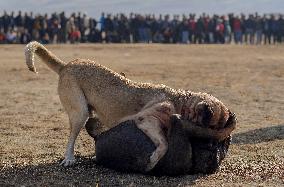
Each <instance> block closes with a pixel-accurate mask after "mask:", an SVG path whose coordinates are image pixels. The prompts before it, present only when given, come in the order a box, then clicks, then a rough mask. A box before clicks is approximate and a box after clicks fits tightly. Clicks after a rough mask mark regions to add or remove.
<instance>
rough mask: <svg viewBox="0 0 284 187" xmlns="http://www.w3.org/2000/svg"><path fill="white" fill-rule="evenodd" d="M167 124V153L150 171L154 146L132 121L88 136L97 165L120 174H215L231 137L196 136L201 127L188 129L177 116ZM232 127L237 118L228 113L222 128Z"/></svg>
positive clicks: (88, 126) (90, 123)
mask: <svg viewBox="0 0 284 187" xmlns="http://www.w3.org/2000/svg"><path fill="white" fill-rule="evenodd" d="M170 122H171V128H170V129H169V131H168V132H167V141H168V151H167V153H166V154H165V156H164V157H163V158H162V159H161V160H160V161H159V162H158V164H157V165H156V166H155V167H154V169H153V170H151V171H149V172H147V171H146V167H147V163H149V157H150V155H151V153H152V152H153V151H154V150H155V145H154V144H153V142H152V141H151V140H150V138H149V137H147V136H146V135H145V134H144V133H143V132H142V131H141V130H140V129H138V128H137V126H136V124H135V121H134V120H127V121H124V122H121V123H120V124H119V125H117V126H116V127H114V128H112V129H110V130H108V131H105V132H103V133H101V134H100V135H98V136H93V135H92V134H90V135H91V136H93V137H94V138H95V140H96V162H97V164H101V165H103V166H105V167H108V168H112V169H115V170H119V171H123V172H141V173H148V174H153V175H180V174H196V173H204V174H209V173H214V172H216V171H217V170H218V168H219V166H220V164H221V162H222V160H223V159H224V158H225V156H226V154H227V151H228V149H229V145H230V142H231V135H229V136H227V137H225V138H224V139H222V140H216V139H214V138H212V137H210V135H209V136H208V137H209V138H204V137H198V136H199V135H198V134H196V129H194V128H195V127H196V128H203V127H198V126H195V125H194V124H191V127H190V128H187V127H188V126H189V125H190V124H189V123H184V121H183V120H181V119H180V116H179V115H172V116H171V119H170ZM92 123H93V122H92V121H88V122H87V124H86V129H87V132H91V131H90V130H91V129H90V128H91V127H93V126H94V125H93V124H92ZM235 126H236V118H235V115H234V114H232V113H231V114H230V117H229V119H228V122H227V124H226V126H225V127H224V129H226V128H232V127H235ZM193 129H194V130H193ZM233 129H234V128H233ZM233 129H232V130H233ZM220 133H222V130H220ZM202 136H204V134H203V135H202Z"/></svg>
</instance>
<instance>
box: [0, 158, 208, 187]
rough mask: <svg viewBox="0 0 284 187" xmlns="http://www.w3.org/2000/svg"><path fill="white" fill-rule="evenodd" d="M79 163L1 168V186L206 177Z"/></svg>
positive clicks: (188, 181) (179, 181)
mask: <svg viewBox="0 0 284 187" xmlns="http://www.w3.org/2000/svg"><path fill="white" fill-rule="evenodd" d="M77 160H78V164H77V165H75V166H74V167H69V168H64V167H63V166H59V164H58V163H57V162H53V163H47V164H40V165H27V166H21V167H17V166H16V167H8V168H2V169H1V167H0V186H8V185H16V186H18V185H21V186H22V185H23V186H30V185H32V186H67V185H68V186H70V185H71V186H97V185H99V186H145V185H146V186H168V184H171V185H172V186H178V185H182V186H185V185H192V184H194V183H195V180H197V179H198V178H200V177H202V176H203V175H184V176H178V177H167V176H163V177H155V176H147V175H142V174H130V173H120V172H116V171H114V170H110V169H106V168H103V167H101V166H98V165H96V164H95V163H94V161H93V160H92V159H91V158H87V157H78V158H77Z"/></svg>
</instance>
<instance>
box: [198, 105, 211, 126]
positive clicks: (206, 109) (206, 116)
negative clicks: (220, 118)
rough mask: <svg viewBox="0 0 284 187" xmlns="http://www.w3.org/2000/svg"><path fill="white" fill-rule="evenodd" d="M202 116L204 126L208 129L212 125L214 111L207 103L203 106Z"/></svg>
mask: <svg viewBox="0 0 284 187" xmlns="http://www.w3.org/2000/svg"><path fill="white" fill-rule="evenodd" d="M201 114H202V121H201V122H202V124H203V125H204V126H205V127H208V126H209V125H210V122H211V119H212V117H213V110H212V108H211V107H210V106H209V104H207V103H204V104H203V107H202V111H201Z"/></svg>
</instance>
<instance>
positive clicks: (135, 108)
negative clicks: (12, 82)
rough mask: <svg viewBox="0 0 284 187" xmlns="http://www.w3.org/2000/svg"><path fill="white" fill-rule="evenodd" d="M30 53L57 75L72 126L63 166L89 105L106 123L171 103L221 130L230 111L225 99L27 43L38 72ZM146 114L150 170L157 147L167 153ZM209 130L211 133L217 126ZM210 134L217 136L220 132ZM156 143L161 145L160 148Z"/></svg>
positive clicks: (68, 161) (189, 117)
mask: <svg viewBox="0 0 284 187" xmlns="http://www.w3.org/2000/svg"><path fill="white" fill-rule="evenodd" d="M34 54H37V55H38V56H39V57H40V58H41V59H42V60H43V61H44V62H45V63H46V64H47V66H48V67H50V68H51V69H52V70H53V71H55V72H56V73H57V74H58V75H59V83H58V93H59V98H60V101H61V103H62V105H63V107H64V108H65V110H66V112H67V114H68V117H69V122H70V129H71V130H70V137H69V140H68V144H67V149H66V153H65V159H64V160H63V161H62V163H61V164H62V165H64V166H69V165H72V164H73V163H74V162H75V158H74V144H75V140H76V138H77V136H78V134H79V132H80V130H81V128H82V127H83V126H84V125H85V123H86V121H87V120H88V118H89V117H90V110H89V109H90V108H91V109H92V110H94V111H95V113H96V114H97V115H98V117H99V120H100V122H101V123H102V124H103V125H104V126H106V127H108V128H112V127H113V126H115V125H116V124H118V121H120V120H121V119H122V118H125V117H127V116H132V115H134V114H137V113H138V112H143V110H146V109H149V108H151V107H153V106H156V105H158V106H165V105H166V106H167V107H161V108H164V109H165V108H170V111H168V114H170V113H178V114H181V115H182V116H183V119H185V120H191V121H194V122H197V123H198V124H200V125H203V126H204V125H205V126H206V127H210V128H212V129H221V128H222V127H223V126H224V125H225V123H226V121H227V119H228V117H229V110H228V109H227V108H226V107H225V106H224V104H223V103H221V102H220V101H219V100H217V99H216V98H214V97H213V96H211V95H209V94H205V93H193V92H189V91H184V90H175V89H172V88H170V87H167V86H165V85H153V84H148V83H138V82H134V81H131V80H129V79H127V78H125V77H124V76H122V75H120V74H118V73H116V72H113V71H112V70H110V69H108V68H106V67H104V66H102V65H99V64H97V63H95V62H93V61H90V60H80V59H77V60H74V61H71V62H69V63H64V62H63V61H61V60H60V59H58V58H57V57H56V56H55V55H53V54H52V53H51V52H50V51H48V50H47V49H46V48H45V47H44V46H43V45H41V44H39V43H38V42H31V43H29V44H28V45H27V46H26V49H25V55H26V63H27V66H28V68H29V70H31V71H33V72H36V73H37V71H36V68H35V66H34ZM164 102H166V103H164ZM154 108H155V107H154ZM158 108H159V107H158ZM92 110H91V111H92ZM91 113H92V112H91ZM165 113H167V111H163V110H161V111H160V112H157V114H156V117H155V120H156V122H154V124H157V123H160V124H166V121H167V120H165V119H164V117H163V116H164V115H165ZM146 116H147V115H146ZM149 116H150V117H146V119H144V120H146V121H148V122H145V123H142V125H138V127H139V128H141V129H142V130H143V131H144V132H145V133H146V134H147V135H148V136H149V137H150V138H151V139H152V140H153V142H154V143H155V144H156V146H157V150H156V151H155V152H157V153H155V152H154V153H153V154H152V156H151V159H150V160H151V163H149V167H148V168H149V169H151V168H152V167H153V166H154V165H155V163H157V161H158V160H159V158H161V155H162V153H161V151H160V150H163V151H162V152H165V151H164V150H165V149H164V147H166V146H164V145H163V143H161V142H164V140H163V138H161V135H160V134H159V132H158V131H154V130H152V129H151V127H150V123H152V121H153V120H151V119H153V115H149ZM158 118H160V119H159V122H157V119H158ZM147 129H148V130H147ZM211 133H213V134H214V133H215V131H212V132H211ZM212 136H216V137H217V138H218V135H212ZM156 139H158V140H159V141H156ZM157 142H158V143H157ZM159 146H164V147H162V149H161V148H160V147H159Z"/></svg>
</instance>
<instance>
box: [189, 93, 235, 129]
mask: <svg viewBox="0 0 284 187" xmlns="http://www.w3.org/2000/svg"><path fill="white" fill-rule="evenodd" d="M187 102H188V103H189V105H187V108H188V109H187V112H188V113H189V115H188V118H187V119H188V120H190V121H192V122H194V123H196V124H197V125H199V126H202V127H209V128H211V129H221V128H223V127H224V126H225V124H226V122H227V120H228V118H229V113H230V111H229V109H228V108H227V107H226V106H225V105H224V104H223V103H222V102H221V101H219V100H218V99H217V98H215V97H213V96H212V95H210V94H206V93H194V94H193V95H192V96H191V97H190V98H189V100H188V101H187Z"/></svg>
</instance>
